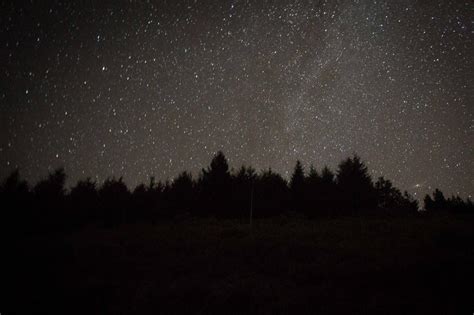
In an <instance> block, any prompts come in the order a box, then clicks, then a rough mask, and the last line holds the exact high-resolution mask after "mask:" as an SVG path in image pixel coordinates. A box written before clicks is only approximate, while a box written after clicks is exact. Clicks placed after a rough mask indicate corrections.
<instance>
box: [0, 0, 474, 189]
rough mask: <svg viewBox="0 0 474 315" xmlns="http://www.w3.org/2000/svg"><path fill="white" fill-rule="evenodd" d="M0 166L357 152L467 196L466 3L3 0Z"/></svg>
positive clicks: (145, 168)
mask: <svg viewBox="0 0 474 315" xmlns="http://www.w3.org/2000/svg"><path fill="white" fill-rule="evenodd" d="M0 12H1V13H0V32H1V33H0V64H1V68H0V82H1V85H0V88H1V89H0V165H1V167H0V176H1V177H2V178H4V177H5V176H6V175H7V174H8V173H9V172H10V171H12V170H13V169H14V168H16V167H19V168H20V171H21V173H22V175H23V176H24V177H25V178H27V179H28V180H30V181H32V182H35V181H36V180H38V179H39V178H40V177H44V176H46V175H47V173H48V171H51V170H52V169H54V168H56V167H59V166H64V167H65V169H66V173H67V174H68V175H69V176H70V177H69V179H70V182H69V183H70V184H73V183H74V182H75V181H76V180H77V179H79V178H85V177H89V176H90V177H92V178H97V180H99V181H102V180H104V179H105V178H107V177H108V176H112V175H114V176H121V175H123V176H124V180H125V182H127V183H128V184H130V185H131V186H134V185H136V184H137V183H140V182H148V178H149V177H150V176H152V175H154V176H156V178H157V179H161V180H166V179H167V178H172V177H174V176H176V175H177V174H178V173H179V172H180V171H182V170H185V169H186V170H191V171H193V172H194V174H197V171H198V170H200V169H201V168H202V167H205V166H207V165H208V164H209V162H210V159H211V158H212V156H213V154H214V153H215V152H216V151H217V150H222V151H224V153H225V154H226V156H227V157H228V158H229V160H230V164H231V166H233V167H234V168H238V167H239V166H240V165H241V164H243V163H245V164H247V165H249V164H250V165H252V166H254V167H255V168H256V169H257V170H260V169H262V168H268V167H272V169H273V170H275V171H277V172H280V173H281V174H282V175H284V176H289V174H290V173H291V171H292V169H293V167H294V164H295V162H296V160H297V159H300V160H301V161H302V162H303V163H304V165H305V167H306V170H308V169H309V165H310V164H313V165H314V166H315V167H316V168H318V169H320V168H322V167H323V166H324V165H328V166H329V167H331V168H332V169H335V167H336V166H337V164H338V163H339V162H340V161H341V160H342V159H343V158H346V157H348V156H350V155H351V154H353V153H357V154H359V155H360V156H361V158H362V159H363V160H364V161H366V162H367V164H368V166H369V169H370V171H371V173H372V175H373V176H374V178H376V177H378V176H380V175H384V176H385V177H386V178H388V179H391V180H392V181H393V182H394V183H395V185H396V186H398V187H399V188H401V189H402V190H404V189H408V190H409V191H410V192H412V193H415V196H416V197H418V198H419V197H421V196H422V194H424V193H426V192H428V191H432V190H433V189H434V188H435V187H438V188H440V189H441V190H443V191H444V192H445V194H448V195H450V194H451V193H459V194H461V196H463V197H467V196H472V195H473V194H474V176H473V170H474V158H473V157H474V152H473V148H474V134H473V131H474V119H473V118H474V106H473V105H474V104H473V103H474V92H473V90H474V87H473V77H474V76H473V73H474V71H473V70H474V67H473V51H474V47H473V38H474V32H473V25H474V24H473V23H474V21H473V20H474V19H473V16H474V5H473V2H472V1H461V0H455V1H439V0H438V1H436V0H434V1H412V0H411V1H406V0H400V1H388V0H387V1H364V0H360V1H356V0H354V1H262V0H246V1H244V0H242V1H225V0H215V1H201V0H194V1H172V0H170V1H93V0H90V1H85V0H84V1H31V2H26V1H25V2H22V1H11V2H5V1H3V2H1V7H0Z"/></svg>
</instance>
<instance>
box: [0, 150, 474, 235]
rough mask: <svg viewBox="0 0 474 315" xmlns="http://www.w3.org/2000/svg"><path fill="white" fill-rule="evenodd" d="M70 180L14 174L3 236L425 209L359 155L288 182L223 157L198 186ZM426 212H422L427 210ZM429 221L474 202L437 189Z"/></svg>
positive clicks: (185, 177)
mask: <svg viewBox="0 0 474 315" xmlns="http://www.w3.org/2000/svg"><path fill="white" fill-rule="evenodd" d="M65 183H66V174H65V172H64V169H62V168H59V169H57V170H55V171H54V172H52V173H50V174H49V175H48V176H47V177H46V178H44V179H42V180H40V181H39V182H38V183H37V184H36V185H34V186H30V185H29V184H28V183H27V182H26V181H25V180H23V179H21V177H20V173H19V171H18V170H15V171H13V172H12V173H11V174H10V175H9V176H8V177H7V178H6V179H4V181H3V182H2V184H1V186H0V198H1V199H0V205H1V208H2V210H1V215H2V218H1V222H2V225H3V229H4V231H17V232H18V231H23V232H25V231H26V232H27V231H56V230H62V229H69V228H73V227H80V226H84V225H86V224H88V223H92V222H94V223H98V224H101V225H104V226H114V225H117V224H121V223H125V222H136V221H138V220H147V221H150V222H156V221H157V220H162V219H170V218H177V217H178V218H179V217H184V218H185V217H188V216H191V217H216V218H228V219H241V220H248V219H250V213H252V216H253V217H254V218H265V217H270V216H279V215H288V214H290V213H291V214H292V215H300V216H302V217H307V218H310V219H314V218H324V217H335V216H369V215H415V214H418V213H420V209H419V205H418V202H417V200H415V199H414V198H413V197H412V196H411V195H410V194H409V193H408V192H406V191H405V192H403V193H402V192H401V191H400V190H399V189H398V188H396V187H394V186H393V184H392V183H391V181H390V180H387V179H385V178H383V177H380V178H378V179H377V180H376V181H375V182H374V180H373V179H372V178H371V176H370V174H369V172H368V170H367V166H366V165H365V163H364V162H362V161H361V160H360V158H359V157H358V156H357V155H354V156H352V157H349V158H347V159H345V160H343V161H342V162H341V163H340V164H339V165H338V168H337V171H336V172H333V171H331V170H330V169H329V168H328V167H324V168H323V169H322V170H321V171H318V170H316V169H315V168H314V167H312V166H311V168H310V169H309V171H308V172H305V170H304V168H303V165H302V163H301V162H300V161H297V163H296V165H295V168H294V170H293V174H292V176H291V178H290V180H289V181H286V180H285V179H284V178H283V177H282V176H281V175H280V174H278V173H275V172H274V171H272V170H271V169H267V170H263V171H261V172H260V173H257V172H256V171H255V169H253V168H252V167H246V166H242V167H241V168H239V169H237V170H235V171H234V170H231V169H230V168H229V164H228V161H227V159H226V157H225V156H224V154H223V153H222V152H218V153H217V154H216V155H215V156H214V157H213V159H212V161H211V163H210V165H209V166H208V167H207V168H205V169H202V171H201V172H200V174H199V176H198V177H197V178H193V177H192V175H191V173H189V172H186V171H185V172H182V173H180V174H179V175H178V176H177V177H176V178H174V179H173V180H172V181H166V182H155V179H154V178H153V177H152V178H151V179H150V182H149V183H148V184H146V185H145V184H140V185H138V186H137V187H136V188H135V189H134V190H133V191H131V190H130V189H129V188H128V187H127V186H126V184H125V183H124V182H123V180H122V178H118V179H117V178H114V177H113V178H109V179H107V180H105V182H104V183H103V184H102V185H98V184H97V182H95V181H93V180H91V179H90V178H87V179H85V180H80V181H78V182H77V184H76V185H75V186H73V187H71V188H70V190H69V191H67V190H66V188H65ZM421 210H423V209H421ZM424 210H425V211H422V212H424V213H440V212H445V213H474V207H473V204H472V202H471V200H469V199H466V200H463V199H461V198H460V197H459V196H452V197H451V198H445V197H444V195H443V193H442V192H441V191H439V190H438V189H436V190H435V191H434V193H433V197H431V196H429V195H427V196H426V197H425V199H424Z"/></svg>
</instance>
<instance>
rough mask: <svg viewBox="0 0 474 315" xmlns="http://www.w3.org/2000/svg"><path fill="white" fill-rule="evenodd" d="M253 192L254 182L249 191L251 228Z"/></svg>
mask: <svg viewBox="0 0 474 315" xmlns="http://www.w3.org/2000/svg"><path fill="white" fill-rule="evenodd" d="M253 190H254V180H252V189H251V190H250V226H252V217H253Z"/></svg>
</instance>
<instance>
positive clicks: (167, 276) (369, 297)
mask: <svg viewBox="0 0 474 315" xmlns="http://www.w3.org/2000/svg"><path fill="white" fill-rule="evenodd" d="M473 227H474V225H473V218H455V217H448V218H443V217H424V218H409V219H407V218H405V219H401V218H391V219H375V218H371V219H359V218H357V219H356V218H346V219H331V220H330V219H325V220H314V221H310V220H306V221H305V220H300V219H289V220H288V219H282V218H278V219H271V220H270V219H269V220H260V221H258V220H257V221H255V222H254V225H253V227H252V228H251V229H250V228H249V227H248V226H247V225H245V224H239V223H237V222H232V221H216V220H210V219H209V220H195V221H186V222H162V223H158V224H156V225H151V224H134V225H123V226H119V227H115V228H110V229H102V228H97V227H89V228H86V229H84V230H81V231H76V232H74V233H72V234H68V235H67V236H61V237H60V236H58V235H55V236H53V235H49V236H41V237H39V236H36V237H30V238H27V239H24V240H22V241H19V242H18V243H17V244H16V245H15V246H14V248H13V253H14V254H13V255H12V256H11V262H12V266H11V267H10V269H9V270H8V275H9V277H8V278H9V279H10V282H9V286H10V287H9V292H10V296H9V297H8V301H4V303H5V304H4V305H6V306H7V307H6V308H4V310H0V311H1V312H2V314H8V311H12V312H28V313H30V312H46V313H56V312H57V313H64V314H65V313H69V314H71V313H77V314H79V313H81V314H148V313H165V314H166V313H169V314H176V313H192V314H248V313H259V314H260V313H261V314H296V313H311V314H314V313H324V314H336V313H345V314H404V313H409V314H472V313H473V312H474V276H473V275H474V273H473V266H474V249H473V244H474V242H473V241H474V229H473Z"/></svg>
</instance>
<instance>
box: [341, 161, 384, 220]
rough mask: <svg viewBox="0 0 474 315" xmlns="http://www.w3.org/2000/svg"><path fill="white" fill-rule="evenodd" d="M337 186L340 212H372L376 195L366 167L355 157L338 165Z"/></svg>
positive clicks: (375, 202)
mask: <svg viewBox="0 0 474 315" xmlns="http://www.w3.org/2000/svg"><path fill="white" fill-rule="evenodd" d="M337 185H338V188H339V193H340V197H341V198H340V200H341V205H340V206H341V210H342V211H343V212H346V211H348V212H349V213H352V214H361V213H363V212H370V211H372V210H374V208H375V207H376V204H377V200H376V194H375V191H374V186H373V183H372V178H371V177H370V175H369V172H368V169H367V166H366V165H365V164H364V163H363V162H362V161H361V160H360V158H359V157H358V156H357V155H354V156H353V157H352V158H347V159H346V160H344V161H342V162H341V163H340V164H339V169H338V172H337Z"/></svg>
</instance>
